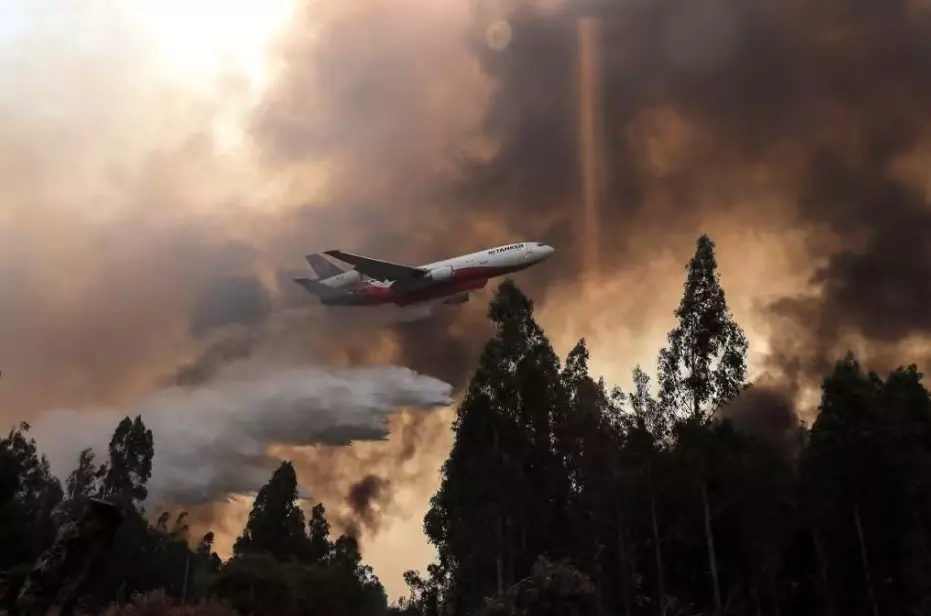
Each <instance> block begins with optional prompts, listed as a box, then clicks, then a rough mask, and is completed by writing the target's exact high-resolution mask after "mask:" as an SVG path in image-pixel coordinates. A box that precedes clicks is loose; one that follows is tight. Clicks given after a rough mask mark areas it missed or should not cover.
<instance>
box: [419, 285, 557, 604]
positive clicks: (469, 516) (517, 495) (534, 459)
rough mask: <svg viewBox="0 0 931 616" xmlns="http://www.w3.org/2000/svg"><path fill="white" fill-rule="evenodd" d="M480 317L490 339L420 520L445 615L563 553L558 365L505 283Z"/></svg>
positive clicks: (529, 312) (520, 298)
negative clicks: (489, 326)
mask: <svg viewBox="0 0 931 616" xmlns="http://www.w3.org/2000/svg"><path fill="white" fill-rule="evenodd" d="M488 316H489V318H490V319H491V320H492V322H493V323H494V325H495V332H496V335H495V337H494V338H493V339H491V340H490V341H489V342H488V343H487V344H486V345H485V349H484V352H483V353H482V357H481V359H480V360H479V366H478V369H477V370H476V372H475V375H474V377H473V379H472V381H471V383H470V385H469V389H468V392H467V394H466V396H465V399H464V400H463V402H462V403H461V404H460V406H459V413H458V416H457V418H456V420H455V422H454V424H453V430H454V434H455V437H454V442H453V448H452V450H451V452H450V455H449V458H448V459H447V461H446V463H445V464H444V466H443V480H442V484H441V487H440V490H439V492H438V493H437V494H436V495H435V496H434V498H433V500H432V503H431V509H430V511H429V512H428V513H427V516H426V518H425V529H426V532H427V535H428V536H429V538H430V540H431V542H432V543H433V544H434V545H435V546H437V549H438V551H439V554H440V564H441V566H442V567H443V568H444V570H446V571H448V573H449V575H450V576H451V587H450V593H451V597H450V600H451V601H452V605H453V606H454V609H456V610H465V611H471V610H474V609H477V608H478V607H479V606H480V605H481V602H482V600H483V598H484V597H486V596H489V595H491V594H493V593H495V592H502V591H503V590H504V589H505V588H506V587H507V586H509V585H510V584H511V583H513V582H514V581H516V580H518V579H520V578H521V577H523V576H525V575H527V574H528V573H529V571H530V569H531V568H532V567H533V564H534V562H536V559H537V557H538V556H539V555H541V554H544V553H549V552H556V553H558V552H560V551H561V550H562V551H564V547H563V546H562V545H561V544H563V543H564V541H563V540H562V538H561V531H562V529H563V527H564V519H565V515H566V500H567V491H568V480H567V478H566V475H565V470H564V466H563V465H562V464H561V463H560V461H559V459H558V457H557V456H556V455H555V453H554V451H553V439H554V434H553V424H554V417H555V415H556V414H557V412H558V409H559V407H560V404H562V400H563V399H564V397H563V394H562V391H561V386H560V382H559V360H558V358H557V357H556V354H555V353H554V352H553V349H552V347H551V345H550V343H549V340H547V338H546V336H545V335H544V333H543V331H542V329H541V328H540V326H539V325H538V324H537V323H536V322H535V321H534V319H533V303H532V302H531V301H530V300H529V299H528V298H527V297H526V296H525V295H523V293H521V292H520V290H519V289H518V288H517V287H516V286H515V285H514V283H513V282H512V281H510V280H506V281H504V282H503V283H502V284H501V285H500V286H499V288H498V291H497V293H496V295H495V299H494V300H493V301H492V302H491V305H490V306H489V311H488ZM479 546H481V547H479Z"/></svg>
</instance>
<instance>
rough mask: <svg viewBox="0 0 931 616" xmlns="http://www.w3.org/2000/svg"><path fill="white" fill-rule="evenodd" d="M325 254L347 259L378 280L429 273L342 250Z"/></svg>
mask: <svg viewBox="0 0 931 616" xmlns="http://www.w3.org/2000/svg"><path fill="white" fill-rule="evenodd" d="M325 254H328V255H330V256H331V257H335V258H337V259H339V260H340V261H345V262H346V263H349V264H350V265H352V266H354V267H355V268H356V269H357V270H358V271H359V273H361V274H365V275H366V276H368V277H369V278H377V279H378V280H404V279H411V278H422V277H423V276H424V275H425V274H426V273H427V271H426V270H424V269H421V268H419V267H411V266H409V265H401V264H400V263H391V262H390V261H379V260H378V259H371V258H369V257H363V256H361V255H354V254H351V253H348V252H343V251H341V250H327V251H326V253H325Z"/></svg>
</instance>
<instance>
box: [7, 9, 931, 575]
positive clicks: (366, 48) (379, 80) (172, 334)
mask: <svg viewBox="0 0 931 616" xmlns="http://www.w3.org/2000/svg"><path fill="white" fill-rule="evenodd" d="M33 4H34V3H31V2H27V1H26V0H21V2H20V3H19V5H18V6H19V8H18V9H17V10H19V11H20V12H21V13H23V14H26V15H27V16H28V17H29V19H26V20H18V21H17V23H19V24H20V26H18V27H19V28H20V29H18V30H16V32H13V33H11V34H9V36H8V37H7V38H3V39H2V41H3V42H2V43H0V45H3V46H2V47H0V67H7V68H8V69H9V70H4V71H0V73H2V74H3V79H2V83H0V88H2V90H0V94H2V96H0V106H2V109H3V114H0V180H2V181H3V182H2V183H3V187H4V190H3V191H2V193H0V298H2V300H0V369H2V370H3V381H2V382H0V408H2V411H0V412H2V413H3V419H4V420H5V421H12V420H14V419H19V418H30V417H35V416H37V415H42V414H44V413H45V412H46V411H47V410H48V409H50V408H73V409H84V408H90V407H99V406H100V405H105V406H109V407H116V408H120V409H132V408H135V406H136V405H137V404H139V403H138V400H140V399H145V397H146V396H147V395H150V394H151V392H152V391H156V390H159V389H160V388H163V387H165V386H166V384H170V385H172V386H179V387H182V388H185V389H187V390H191V391H196V390H197V388H199V387H208V388H210V387H215V386H216V385H214V384H213V379H217V378H218V377H219V375H221V374H222V373H223V372H224V370H226V366H227V365H228V364H230V363H231V362H233V363H235V362H239V361H244V360H246V358H249V359H248V361H255V359H256V358H259V357H260V358H262V359H263V360H265V361H271V362H273V363H275V365H282V366H286V367H287V366H300V365H306V364H307V362H315V363H316V364H317V365H340V366H360V365H372V364H394V365H399V366H400V365H403V366H407V367H409V368H411V369H413V370H415V371H417V372H418V373H423V374H429V375H431V376H433V377H437V378H440V379H442V380H443V381H445V382H448V383H450V384H451V385H453V386H454V388H455V390H456V391H459V390H460V389H461V387H462V385H463V384H464V383H465V382H466V381H467V379H468V378H469V376H470V373H471V371H472V369H473V367H474V362H475V359H476V358H477V356H478V352H479V350H480V348H481V345H482V344H483V342H484V340H485V339H486V338H487V336H488V335H489V333H490V332H489V330H488V326H487V322H486V320H485V318H484V308H485V305H484V304H485V302H484V301H474V302H470V303H468V304H464V305H462V306H457V307H454V308H453V309H450V310H441V311H439V314H438V315H437V316H436V317H434V318H430V319H422V320H418V321H413V322H400V321H402V320H392V319H385V318H381V317H374V316H373V315H372V314H371V313H365V312H361V313H360V312H355V313H346V314H343V313H338V314H324V313H323V312H322V311H320V310H317V309H316V308H315V307H314V305H313V302H314V300H313V299H312V298H309V297H307V296H306V294H303V295H302V294H301V293H299V291H300V289H298V288H297V287H296V285H293V284H292V283H290V281H289V272H292V271H302V272H304V273H305V274H306V270H307V268H306V264H304V263H303V260H302V256H303V254H304V253H306V252H310V251H313V250H326V249H329V248H342V249H345V250H349V251H353V252H362V253H369V254H373V255H375V256H378V257H379V258H384V259H391V260H398V261H403V262H409V263H418V262H426V261H431V260H435V259H440V258H444V257H448V256H451V255H453V254H456V253H460V252H467V251H470V250H475V249H479V248H481V247H483V246H486V245H493V244H497V243H503V242H507V241H510V240H512V239H522V238H539V239H540V240H543V241H546V242H547V243H550V244H552V245H554V246H555V247H556V248H557V251H558V252H557V256H556V257H555V258H554V259H552V260H551V261H549V262H548V263H547V264H545V265H543V266H540V267H539V268H537V269H535V270H531V271H529V272H527V273H526V274H523V275H521V278H520V279H519V281H518V282H519V284H520V285H521V286H522V287H523V288H524V289H526V290H527V291H528V292H529V293H530V294H531V296H532V297H533V299H534V300H535V302H536V306H537V308H538V316H539V318H540V320H541V322H542V323H543V325H544V327H545V328H546V331H547V333H548V334H549V335H550V336H551V337H552V338H553V340H554V342H555V343H556V344H557V348H558V349H559V350H560V351H561V352H565V351H566V350H567V349H568V348H569V347H570V346H571V344H573V343H574V342H575V341H576V340H577V339H578V338H579V337H582V336H585V337H586V338H587V340H588V341H589V342H590V343H591V344H592V347H593V365H595V366H597V367H598V368H597V369H598V370H600V371H605V372H610V374H606V376H607V377H608V380H609V381H614V382H618V383H620V384H621V385H624V384H625V381H626V379H627V378H628V377H627V375H628V374H629V369H630V367H631V366H632V364H633V363H634V362H635V361H640V362H641V363H642V364H643V365H644V367H645V368H651V367H652V366H653V365H654V363H655V353H656V350H657V348H658V347H659V345H660V344H662V335H663V334H664V333H665V331H667V330H668V328H669V326H670V325H671V312H672V309H673V308H674V306H675V305H676V302H677V300H678V295H679V293H680V290H681V283H682V278H683V273H682V265H683V263H685V262H686V261H687V259H688V257H689V253H690V251H691V250H692V249H693V247H694V244H693V242H694V239H695V237H697V236H698V235H699V234H700V233H703V232H708V233H709V234H710V235H711V236H712V238H713V239H714V240H715V241H716V242H717V244H718V246H719V257H720V259H719V260H720V263H721V266H722V275H723V281H724V284H725V287H726V289H727V291H728V298H729V301H730V303H731V305H732V307H733V308H734V311H735V313H736V316H737V319H738V321H739V322H740V323H741V324H742V325H744V327H745V328H746V329H747V330H748V332H749V335H750V340H751V350H752V351H754V352H755V353H757V355H756V356H755V357H754V359H753V362H754V366H753V367H754V371H755V373H761V372H765V373H766V380H765V381H764V384H765V385H766V387H765V392H766V393H767V396H769V394H772V395H771V396H769V397H766V399H761V398H757V399H756V400H755V402H754V405H755V406H760V407H766V408H771V409H774V414H773V415H772V416H771V417H769V416H766V417H762V418H761V421H763V423H764V424H765V425H769V422H770V420H772V423H773V426H774V427H773V429H774V430H776V431H777V432H780V433H781V430H782V428H781V426H782V425H783V418H784V417H786V416H787V415H786V413H784V412H783V411H784V410H785V409H787V408H791V407H793V406H794V405H793V402H794V400H795V398H796V397H797V395H798V394H799V393H800V392H803V391H804V390H805V389H806V388H810V387H811V385H812V384H813V383H812V382H813V381H817V378H818V376H819V375H820V374H821V373H823V372H824V371H825V370H826V369H827V368H829V366H830V363H831V362H832V361H833V360H834V359H835V358H837V357H839V356H840V355H841V354H842V353H843V352H844V351H845V350H846V349H847V348H853V349H854V350H856V351H858V352H860V353H861V355H862V356H863V357H864V358H865V359H866V360H867V363H871V364H874V365H876V367H879V368H882V367H888V365H889V364H891V363H898V362H903V361H918V362H920V363H921V362H922V361H923V360H925V359H926V358H927V357H928V352H929V346H931V345H929V343H928V335H929V331H928V330H929V321H928V319H927V317H926V315H925V311H924V308H923V307H924V306H925V304H926V303H927V302H926V301H925V300H926V299H927V298H928V296H929V295H931V291H929V280H931V277H929V276H928V273H929V270H931V255H928V253H927V245H928V242H927V237H928V231H931V224H929V220H931V218H929V211H931V210H929V207H928V205H927V190H926V189H927V168H928V161H929V160H931V158H929V155H931V147H929V146H931V134H929V128H931V122H929V115H928V109H931V72H929V71H928V70H927V66H928V61H929V59H931V37H929V36H928V33H929V32H931V11H929V8H928V4H927V3H926V2H921V1H920V0H884V1H881V2H880V1H876V2H865V1H854V0H824V1H821V2H816V3H812V2H810V1H805V0H786V1H782V2H775V1H773V0H650V1H643V0H625V1H618V2H611V1H605V2H587V1H582V0H579V1H574V0H484V1H482V2H471V3H468V2H458V3H449V2H436V1H435V0H390V1H389V0H365V1H362V0H315V1H314V2H306V1H303V0H295V3H294V8H295V10H294V17H293V20H292V22H291V23H290V24H289V25H288V26H287V27H286V28H285V29H284V30H283V31H282V32H280V35H279V37H278V38H277V40H276V41H275V45H274V51H273V54H272V55H273V59H274V61H275V62H274V65H275V66H276V67H277V69H276V72H275V73H274V74H271V76H270V77H269V86H268V87H267V88H266V89H265V90H263V91H261V92H259V93H257V94H256V93H248V92H246V91H247V90H248V88H246V87H244V85H243V81H242V79H241V75H227V74H222V75H219V77H218V76H217V75H213V76H212V78H203V77H199V78H198V79H196V80H191V81H193V82H194V83H196V86H194V85H191V83H190V82H184V81H183V80H181V79H180V78H178V79H174V76H173V74H172V73H171V71H168V73H167V74H166V72H165V71H164V69H163V65H162V63H161V61H160V56H159V55H158V51H157V46H156V45H154V44H151V42H150V41H149V40H148V39H147V38H146V37H145V36H143V35H141V34H140V33H139V31H138V28H137V26H136V25H134V24H133V23H130V22H129V21H127V20H126V19H124V16H123V15H122V13H121V12H120V11H117V10H113V9H111V8H106V7H103V5H97V4H92V5H88V6H87V7H85V6H84V4H83V3H71V4H68V5H67V6H65V5H62V7H60V9H61V10H60V11H59V12H56V14H55V18H54V19H52V20H48V18H46V17H45V16H44V14H43V13H42V11H41V10H35V9H31V8H30V7H32V5H33ZM110 6H111V5H109V4H108V5H107V7H110ZM230 10H232V9H230ZM185 17H186V16H185ZM181 18H183V17H179V19H181ZM20 22H22V23H20ZM23 24H25V25H23ZM30 28H31V30H30ZM219 28H222V25H221V23H220V22H219V21H218V22H217V23H211V25H210V27H209V28H207V27H204V28H203V29H204V32H202V33H201V34H202V35H203V36H202V38H204V39H207V38H208V35H209V34H210V31H212V30H214V29H219ZM24 32H25V33H26V34H24ZM74 32H92V33H93V34H94V36H92V37H74V36H71V34H73V33H74ZM4 36H6V34H4ZM169 38H170V37H168V38H166V40H169ZM171 40H173V39H171ZM11 41H12V42H11ZM92 41H93V43H92ZM582 43H584V44H582ZM200 47H203V45H201V46H200ZM580 49H585V50H586V52H585V53H580ZM278 69H280V70H278ZM583 77H584V79H583ZM583 82H584V83H585V84H587V85H586V86H585V87H582V85H581V84H582V83H583ZM583 119H584V120H585V121H583ZM230 126H233V127H235V128H237V129H238V130H232V131H231V130H230ZM583 126H589V127H595V131H594V132H595V133H596V134H595V135H591V134H588V135H587V138H586V139H583V138H581V135H583V134H585V131H584V130H583V128H582V127H583ZM230 133H232V135H231V134H230ZM230 143H232V144H234V145H233V146H231V145H230ZM237 143H238V144H239V145H235V144H237ZM586 148H587V150H586ZM583 150H585V154H586V155H585V156H583V155H582V154H583ZM583 180H584V182H585V183H584V186H586V189H585V190H584V191H583ZM592 246H594V247H596V248H597V250H591V247H592ZM584 281H587V282H584ZM583 282H584V283H583ZM480 299H487V295H484V297H481V298H480ZM178 395H181V394H178ZM780 396H781V398H780ZM745 402H746V401H745ZM75 413H76V416H77V414H79V412H78V411H77V410H76V411H75ZM764 415H765V414H764ZM81 417H83V415H81ZM767 417H768V418H767ZM446 421H447V417H446V416H444V415H441V414H437V413H427V414H422V413H410V414H407V413H402V414H401V415H398V416H395V417H393V418H392V419H391V426H392V431H391V433H390V434H389V436H388V440H387V441H385V442H377V443H361V444H359V445H356V446H354V447H350V448H335V447H321V448H318V449H313V450H307V448H300V447H281V448H280V450H275V455H280V456H288V457H291V458H294V459H295V462H296V464H299V465H300V467H299V469H298V470H299V475H300V476H301V477H302V481H303V480H304V478H305V477H307V478H310V479H309V480H308V485H310V486H311V487H312V488H313V490H312V491H313V492H314V495H315V496H317V495H323V496H321V498H323V500H324V501H325V502H327V503H328V508H329V507H330V506H332V508H333V509H340V510H342V509H347V510H348V509H351V507H350V505H349V503H348V500H347V499H348V496H347V495H349V494H350V492H351V490H350V487H351V486H353V485H355V484H357V483H358V482H359V481H360V479H362V478H365V477H368V476H373V477H378V478H380V480H383V481H384V482H385V487H383V488H381V490H380V491H379V494H378V496H377V497H374V501H372V502H376V503H378V504H379V508H378V515H379V516H381V517H380V522H379V524H376V527H377V528H379V529H381V530H382V531H384V529H386V528H389V526H388V525H387V524H388V522H389V521H390V520H385V519H384V518H385V512H386V511H390V512H393V513H392V514H391V517H393V518H394V520H393V521H396V520H402V522H403V524H404V525H405V526H404V528H405V529H406V531H407V532H408V533H409V535H410V538H411V539H413V538H414V537H419V534H420V528H421V523H420V522H421V520H420V518H421V517H422V511H423V507H424V505H425V502H426V498H427V497H428V495H429V493H430V492H431V491H432V489H433V488H434V487H435V483H436V480H437V479H436V477H437V473H436V470H437V467H438V465H439V462H440V460H441V459H442V458H443V456H444V455H445V453H446V450H445V447H446V446H447V444H448V439H449V433H448V425H447V424H446V423H445V422H446ZM100 429H101V431H102V435H103V434H108V433H109V430H110V428H109V427H107V428H106V429H105V428H104V427H103V426H101V427H100ZM217 429H218V430H223V427H222V426H218V427H217ZM302 429H303V430H309V429H311V428H310V427H307V426H303V427H302ZM298 432H299V433H300V431H298ZM221 434H223V435H226V434H227V432H221ZM101 438H105V437H104V436H101ZM164 440H165V439H161V441H160V442H162V443H164ZM217 442H218V443H219V442H220V439H219V438H218V439H217ZM163 446H167V444H166V445H163ZM275 447H279V446H277V445H276V446H275ZM272 449H274V447H273V448H272ZM49 453H50V455H54V452H53V451H49ZM159 455H160V452H157V453H156V459H158V457H159ZM63 464H64V462H63ZM256 468H258V467H256ZM217 477H218V481H219V480H222V481H221V482H220V483H221V485H222V482H230V483H235V482H232V481H231V480H228V479H227V478H224V477H222V476H220V475H218V476H217ZM224 487H226V486H224ZM217 491H218V492H219V491H220V490H217ZM405 495H406V496H405ZM405 499H406V500H405ZM370 500H371V499H370ZM334 501H336V502H334ZM365 502H369V501H365ZM331 503H332V505H330V504H331ZM337 503H338V504H337ZM204 510H205V511H208V512H210V513H212V514H216V515H220V517H221V518H222V515H221V514H220V513H218V512H222V511H225V509H223V508H222V507H219V508H218V507H209V508H206V507H205V508H204ZM363 510H364V508H363ZM394 512H397V514H395V513H394ZM340 515H343V514H340ZM346 515H348V514H346ZM194 517H195V515H194V514H193V513H192V519H193V518H194ZM206 517H209V516H207V514H204V515H203V516H201V518H200V519H205V523H211V524H212V523H213V522H211V521H210V520H207V519H206ZM214 517H216V516H214ZM347 519H350V518H347ZM353 519H355V518H353ZM224 524H225V520H220V519H218V520H216V525H217V527H218V528H219V527H221V526H224ZM358 525H359V527H360V528H366V527H365V525H364V524H363V523H362V522H358ZM224 527H228V528H229V529H232V530H231V532H235V530H237V529H235V525H233V524H226V525H225V526H224ZM390 528H396V527H390ZM388 535H389V533H386V532H381V533H379V535H378V538H379V540H384V541H387V540H388V539H389V538H390V537H388ZM362 536H363V538H364V539H365V538H366V534H365V532H363V533H362ZM418 541H419V539H418ZM372 545H374V544H372ZM404 545H405V546H407V548H406V549H409V550H413V549H414V548H413V547H410V546H412V545H414V541H413V540H406V541H405V542H404ZM418 545H420V544H418ZM389 551H390V552H391V553H390V554H388V552H389ZM376 552H377V550H376V551H374V552H371V553H367V554H366V557H367V558H372V559H374V561H376V567H381V566H388V565H387V564H386V563H390V562H393V561H394V560H396V558H395V556H396V553H395V551H393V550H383V553H382V556H383V558H381V559H380V560H379V557H378V554H377V553H376ZM418 554H419V555H418V558H421V557H422V558H424V559H426V558H429V554H427V553H426V552H424V551H421V552H419V553H418ZM389 556H390V558H389ZM413 566H416V565H413ZM398 567H399V568H400V570H398V571H395V573H396V574H397V575H395V577H396V578H397V579H398V580H400V572H401V571H402V570H403V569H404V568H407V565H399V566H398ZM380 571H382V570H380ZM392 571H393V570H392ZM386 575H387V577H385V578H384V579H389V578H390V575H391V574H390V573H389V574H386Z"/></svg>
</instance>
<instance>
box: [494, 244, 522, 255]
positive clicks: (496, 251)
mask: <svg viewBox="0 0 931 616" xmlns="http://www.w3.org/2000/svg"><path fill="white" fill-rule="evenodd" d="M523 247H524V245H523V244H511V245H510V246H502V247H501V248H495V249H493V250H489V251H488V254H490V255H496V254H498V253H499V252H506V251H508V250H520V249H521V248H523Z"/></svg>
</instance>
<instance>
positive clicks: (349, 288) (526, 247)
mask: <svg viewBox="0 0 931 616" xmlns="http://www.w3.org/2000/svg"><path fill="white" fill-rule="evenodd" d="M554 252H555V249H554V248H553V247H552V246H548V245H546V244H544V243H542V242H517V243H514V244H505V245H503V246H496V247H494V248H488V249H486V250H480V251H478V252H473V253H470V254H467V255H461V256H458V257H453V258H451V259H445V260H443V261H437V262H435V263H428V264H426V265H420V266H411V265H403V264H400V263H392V262H390V261H381V260H378V259H372V258H370V257H365V256H361V255H356V254H352V253H348V252H343V251H341V250H327V251H325V252H324V253H323V254H326V255H328V256H330V257H333V258H336V259H339V260H340V261H343V262H345V263H347V264H349V265H352V266H353V269H350V270H342V269H340V268H339V267H337V266H336V265H335V264H334V263H332V262H331V261H328V260H327V259H325V258H323V256H322V255H320V254H318V253H314V254H309V255H307V256H306V257H305V258H306V259H307V262H308V263H309V264H310V267H311V268H312V269H313V270H314V273H316V274H317V277H318V278H317V280H311V279H309V278H295V279H294V282H296V283H297V284H299V285H301V286H302V287H304V288H305V289H306V290H307V291H309V292H310V293H312V294H313V295H316V296H317V297H319V298H320V303H321V304H323V305H324V306H377V305H384V304H394V305H396V306H409V305H412V304H421V303H427V302H435V301H439V303H442V304H463V303H465V302H467V301H469V293H470V292H472V291H477V290H479V289H482V288H484V287H485V285H486V284H488V279H489V278H494V277H496V276H503V275H505V274H510V273H512V272H518V271H520V270H524V269H527V268H528V267H531V266H533V265H536V264H537V263H540V262H542V261H545V260H546V259H548V258H550V257H551V256H552V255H553V253H554Z"/></svg>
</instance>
